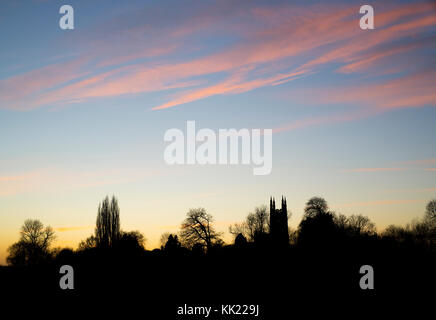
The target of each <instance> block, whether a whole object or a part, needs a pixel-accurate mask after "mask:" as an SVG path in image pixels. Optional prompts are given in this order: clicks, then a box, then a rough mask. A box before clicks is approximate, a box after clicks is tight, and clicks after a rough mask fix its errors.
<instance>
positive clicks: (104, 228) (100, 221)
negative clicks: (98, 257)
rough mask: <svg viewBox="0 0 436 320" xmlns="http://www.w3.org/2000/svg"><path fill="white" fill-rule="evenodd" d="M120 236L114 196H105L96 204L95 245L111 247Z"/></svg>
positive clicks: (116, 201)
mask: <svg viewBox="0 0 436 320" xmlns="http://www.w3.org/2000/svg"><path fill="white" fill-rule="evenodd" d="M120 236H121V231H120V208H119V206H118V200H117V199H116V198H115V196H112V199H111V200H109V197H106V198H105V199H104V200H103V202H102V203H101V204H100V205H99V206H98V214H97V223H96V227H95V238H96V245H97V247H112V246H113V245H114V244H115V243H116V242H117V240H118V239H119V238H120Z"/></svg>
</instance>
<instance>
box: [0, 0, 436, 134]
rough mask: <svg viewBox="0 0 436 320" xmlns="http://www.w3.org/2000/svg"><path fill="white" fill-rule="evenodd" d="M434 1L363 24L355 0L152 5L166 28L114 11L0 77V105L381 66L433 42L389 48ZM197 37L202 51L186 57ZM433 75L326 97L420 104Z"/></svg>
mask: <svg viewBox="0 0 436 320" xmlns="http://www.w3.org/2000/svg"><path fill="white" fill-rule="evenodd" d="M432 10H433V7H432V6H431V4H430V3H428V2H419V3H414V4H413V5H408V4H406V5H398V6H395V7H392V6H389V5H385V6H383V7H381V8H380V10H379V11H378V14H377V30H376V32H365V33H364V32H362V31H361V30H360V29H359V28H358V27H357V24H356V21H355V19H353V17H354V16H355V14H356V13H355V11H356V10H355V7H354V6H353V7H351V6H346V5H340V4H335V5H333V4H332V5H329V6H326V5H311V6H296V5H262V6H259V5H255V4H251V3H246V2H240V3H239V2H237V3H235V4H232V6H230V5H225V4H221V5H213V6H210V7H208V6H207V5H201V8H197V10H193V12H194V13H188V12H187V11H181V12H180V15H179V16H178V17H177V19H176V20H177V21H176V22H174V23H170V24H165V23H164V22H162V21H158V19H157V17H159V12H157V13H154V15H155V16H154V17H150V18H151V19H152V21H155V20H156V21H155V22H156V25H158V26H161V27H162V28H153V27H151V26H152V25H153V24H150V23H147V24H142V25H141V24H137V25H134V26H132V25H130V23H129V19H130V20H133V21H134V20H135V19H132V18H131V17H128V16H127V15H126V16H121V17H119V18H113V19H114V20H115V25H117V26H118V29H117V30H114V32H113V33H109V32H108V31H107V30H104V29H102V30H104V31H102V30H99V29H96V30H91V32H88V33H87V34H86V35H85V34H81V35H80V36H78V37H77V41H78V43H79V44H82V45H83V46H84V48H86V49H88V50H87V54H86V55H84V54H82V55H79V57H78V58H75V59H73V60H70V61H68V62H65V63H56V64H52V65H48V66H45V67H42V68H39V69H35V70H33V71H30V72H27V73H24V74H21V75H16V76H13V77H9V78H5V79H2V80H0V93H1V94H2V98H3V99H2V102H1V105H0V107H1V108H9V109H17V110H27V109H32V108H38V107H44V106H51V107H54V106H59V105H65V104H71V103H80V102H84V101H89V100H90V99H97V98H104V97H109V96H120V95H131V94H138V93H146V92H156V91H162V90H169V89H171V90H176V89H177V90H181V89H182V90H183V89H186V90H183V91H182V92H179V93H176V94H174V93H170V94H169V95H166V97H167V98H168V100H167V101H165V102H162V103H161V104H159V105H157V106H154V107H153V108H152V109H153V110H162V109H167V108H171V107H176V106H180V105H182V104H186V103H189V102H193V101H197V100H199V99H205V98H208V97H211V96H214V95H219V94H239V93H243V92H247V91H250V90H254V89H257V88H261V87H265V86H275V85H278V84H282V83H285V82H289V81H292V80H295V79H298V78H299V77H301V76H304V75H306V76H307V75H310V74H312V73H315V72H320V70H322V69H323V67H324V66H326V65H329V64H331V63H339V64H342V66H341V65H340V66H338V69H337V71H339V72H342V73H354V72H362V71H365V70H367V69H368V68H369V67H371V66H377V69H380V64H379V62H380V61H383V59H386V58H388V57H389V59H390V58H391V57H392V56H397V55H400V54H402V53H405V52H409V51H412V50H419V49H420V48H422V46H424V45H429V44H430V45H431V43H432V42H431V41H425V40H422V41H409V42H407V43H405V44H398V45H394V46H393V47H391V48H387V45H386V44H387V43H390V42H395V41H399V40H402V39H407V38H408V37H412V36H416V35H417V34H418V35H419V34H420V33H421V32H425V30H427V28H429V27H434V26H435V25H436V16H435V15H434V14H432V13H433V11H432ZM144 14H147V13H146V11H145V10H139V11H138V12H137V13H136V16H137V17H138V18H139V17H140V16H141V15H144ZM137 20H138V21H142V19H137ZM145 21H148V20H147V19H145ZM107 25H111V24H107ZM120 26H121V27H120ZM339 26H340V27H339ZM217 32H218V33H219V35H220V36H221V37H222V38H228V39H232V41H229V43H230V44H227V45H221V46H219V47H218V48H217V49H215V51H214V52H209V51H210V50H207V49H208V46H207V43H208V42H207V41H206V40H204V41H203V39H207V37H206V35H208V34H209V36H211V35H210V33H213V34H214V33H217ZM163 34H165V35H166V36H167V37H163V36H162V35H163ZM193 34H196V37H192V35H193ZM193 41H194V42H193ZM195 41H196V42H195ZM208 41H209V40H208ZM193 43H195V44H196V45H197V46H198V48H199V50H198V52H199V53H200V54H199V53H196V54H195V55H193V56H196V57H195V58H186V57H189V54H188V55H187V54H186V53H187V52H189V51H190V50H191V51H192V44H193ZM125 52H130V53H129V54H126V53H125ZM201 52H205V53H203V54H201ZM150 58H153V59H152V60H151V59H150ZM402 71H405V70H402ZM434 80H435V74H434V71H432V70H430V71H427V73H420V74H419V73H416V72H415V75H413V74H412V75H404V74H403V75H402V77H399V78H398V79H392V80H389V81H386V82H381V83H373V84H371V85H367V86H366V87H363V88H362V86H361V85H360V84H359V88H357V87H355V88H349V89H350V90H347V93H345V92H342V94H341V92H340V89H338V88H336V90H334V92H331V93H330V94H329V95H328V96H329V98H330V100H333V101H334V100H336V101H338V102H341V101H342V102H344V101H353V102H356V101H359V102H360V103H362V102H364V103H366V104H369V105H370V104H372V102H374V101H380V102H379V103H378V105H380V106H382V107H384V108H396V107H413V106H415V107H416V106H422V105H426V104H429V103H430V104H432V103H433V102H434V101H435V94H434V93H433V91H434V90H433V88H432V86H431V83H432V82H434ZM348 119H349V120H348V121H350V120H351V119H352V118H348ZM330 121H333V122H335V121H340V120H334V119H333V120H332V119H324V120H307V121H306V122H307V123H306V124H291V125H290V128H293V127H295V126H297V127H298V126H305V125H316V124H315V123H323V122H330ZM311 123H314V124H311Z"/></svg>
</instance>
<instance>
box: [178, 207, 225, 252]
mask: <svg viewBox="0 0 436 320" xmlns="http://www.w3.org/2000/svg"><path fill="white" fill-rule="evenodd" d="M186 215H187V217H186V219H185V220H184V221H183V223H182V227H181V229H182V230H181V232H180V237H181V240H182V243H183V244H184V245H186V246H187V247H190V248H192V247H193V246H194V245H195V244H201V245H203V246H205V247H206V248H207V249H210V248H211V247H212V245H213V244H214V243H215V242H217V241H219V240H220V234H219V233H218V232H216V231H215V228H214V227H213V225H212V223H213V217H212V215H210V214H208V213H207V212H206V210H205V209H203V208H197V209H191V210H189V212H188V213H187V214H186Z"/></svg>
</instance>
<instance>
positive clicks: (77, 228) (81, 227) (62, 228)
mask: <svg viewBox="0 0 436 320" xmlns="http://www.w3.org/2000/svg"><path fill="white" fill-rule="evenodd" d="M93 228H94V226H67V227H55V228H53V229H54V230H55V231H57V232H68V231H79V230H88V229H93Z"/></svg>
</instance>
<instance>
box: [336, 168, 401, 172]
mask: <svg viewBox="0 0 436 320" xmlns="http://www.w3.org/2000/svg"><path fill="white" fill-rule="evenodd" d="M404 170H406V168H358V169H349V170H342V172H384V171H404Z"/></svg>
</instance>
